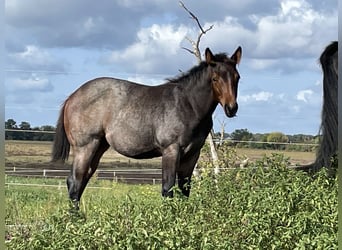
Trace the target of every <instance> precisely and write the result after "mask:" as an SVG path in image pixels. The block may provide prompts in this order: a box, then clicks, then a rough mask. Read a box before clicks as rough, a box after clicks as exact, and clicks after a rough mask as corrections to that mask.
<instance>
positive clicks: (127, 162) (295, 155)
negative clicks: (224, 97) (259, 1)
mask: <svg viewBox="0 0 342 250" xmlns="http://www.w3.org/2000/svg"><path fill="white" fill-rule="evenodd" d="M51 148H52V143H51V142H38V141H10V140H6V141H5V163H6V166H17V167H37V166H38V167H44V166H47V165H49V161H50V155H51ZM236 153H237V154H238V155H239V156H241V157H243V158H245V157H247V158H249V159H250V161H255V160H257V159H261V158H262V157H264V156H265V155H267V156H269V155H271V154H272V153H281V154H284V156H286V157H289V158H290V162H291V164H292V165H296V164H308V163H311V162H313V161H314V160H315V153H313V152H295V151H277V150H265V149H249V148H236ZM71 161H72V153H71V155H70V159H69V162H68V163H69V164H70V162H71ZM160 163H161V159H160V158H155V159H150V160H134V159H130V158H127V157H125V156H122V155H120V154H118V153H117V152H115V151H114V150H112V149H109V150H108V151H107V152H105V154H104V155H103V157H102V158H101V164H100V166H99V168H106V167H111V168H115V167H127V166H129V167H156V168H160Z"/></svg>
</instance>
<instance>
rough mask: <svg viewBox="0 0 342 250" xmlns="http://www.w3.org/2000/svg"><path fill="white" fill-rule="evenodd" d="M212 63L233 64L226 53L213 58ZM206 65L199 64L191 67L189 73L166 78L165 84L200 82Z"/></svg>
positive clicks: (203, 63) (203, 62)
mask: <svg viewBox="0 0 342 250" xmlns="http://www.w3.org/2000/svg"><path fill="white" fill-rule="evenodd" d="M214 61H215V62H219V63H228V64H233V63H234V61H233V60H232V59H230V58H229V57H228V56H227V54H226V53H219V54H216V55H215V56H214ZM207 66H208V64H207V63H206V62H205V61H202V62H200V64H199V65H196V66H194V67H192V68H191V69H190V70H189V71H187V72H184V73H181V74H180V75H179V76H176V77H174V78H167V79H166V80H167V83H181V82H185V81H188V78H189V77H191V78H193V80H194V81H197V80H201V79H202V77H203V72H204V69H206V68H207Z"/></svg>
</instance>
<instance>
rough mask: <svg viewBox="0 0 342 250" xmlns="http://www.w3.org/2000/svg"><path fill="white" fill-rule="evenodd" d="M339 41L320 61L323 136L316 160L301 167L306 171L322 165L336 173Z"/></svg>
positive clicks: (314, 169)
mask: <svg viewBox="0 0 342 250" xmlns="http://www.w3.org/2000/svg"><path fill="white" fill-rule="evenodd" d="M337 52H338V42H337V41H336V42H332V43H331V44H330V45H329V46H327V47H326V49H325V50H324V51H323V53H322V54H321V56H320V58H319V61H320V63H321V66H322V71H323V107H322V121H321V127H320V134H321V138H320V141H319V147H318V150H317V152H316V160H315V162H314V163H312V164H310V165H306V166H303V167H300V168H298V169H302V170H305V171H311V172H317V171H319V170H320V169H321V168H322V167H326V168H327V169H328V173H329V175H331V176H334V175H335V173H336V172H335V171H336V169H335V168H336V166H334V165H336V164H332V163H333V162H332V158H333V157H334V156H335V155H336V154H337V141H338V135H337V134H338V119H337V118H338V115H337V106H338V98H337V95H338V91H337V89H338V70H337V68H338V65H337V64H338V56H337Z"/></svg>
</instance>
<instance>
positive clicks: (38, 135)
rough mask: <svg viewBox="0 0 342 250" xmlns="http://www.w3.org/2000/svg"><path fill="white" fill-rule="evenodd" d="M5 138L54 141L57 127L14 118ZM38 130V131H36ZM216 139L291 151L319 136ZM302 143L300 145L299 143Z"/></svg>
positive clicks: (239, 132)
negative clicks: (33, 125) (18, 120)
mask: <svg viewBox="0 0 342 250" xmlns="http://www.w3.org/2000/svg"><path fill="white" fill-rule="evenodd" d="M5 128H6V131H5V139H6V140H32V141H53V139H54V133H51V132H54V131H55V129H56V128H55V127H54V126H51V125H44V126H40V127H33V128H32V127H31V125H30V123H29V122H26V121H22V122H21V123H20V124H19V125H17V122H16V121H15V120H13V119H8V120H7V121H5ZM35 131H37V132H35ZM214 139H215V141H216V142H218V143H223V142H222V141H221V140H222V139H223V140H224V143H227V144H228V145H232V146H235V147H240V148H243V147H245V148H255V149H275V150H291V151H312V152H314V151H316V146H315V145H313V144H317V143H318V141H319V136H313V135H304V134H296V135H285V134H283V133H281V132H271V133H265V134H261V133H256V134H253V133H251V132H249V131H248V129H246V128H245V129H236V130H235V131H234V132H232V133H231V134H229V133H224V135H223V136H222V134H221V133H215V134H214ZM298 144H300V145H298Z"/></svg>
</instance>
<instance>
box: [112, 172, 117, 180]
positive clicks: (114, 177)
mask: <svg viewBox="0 0 342 250" xmlns="http://www.w3.org/2000/svg"><path fill="white" fill-rule="evenodd" d="M113 181H114V182H118V177H117V176H116V173H115V171H114V172H113Z"/></svg>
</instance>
